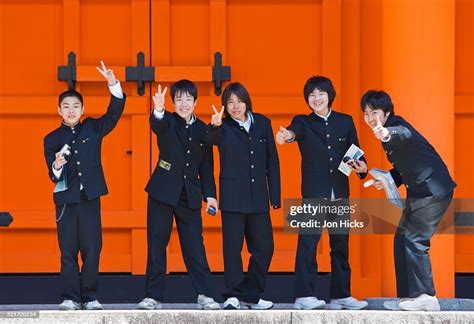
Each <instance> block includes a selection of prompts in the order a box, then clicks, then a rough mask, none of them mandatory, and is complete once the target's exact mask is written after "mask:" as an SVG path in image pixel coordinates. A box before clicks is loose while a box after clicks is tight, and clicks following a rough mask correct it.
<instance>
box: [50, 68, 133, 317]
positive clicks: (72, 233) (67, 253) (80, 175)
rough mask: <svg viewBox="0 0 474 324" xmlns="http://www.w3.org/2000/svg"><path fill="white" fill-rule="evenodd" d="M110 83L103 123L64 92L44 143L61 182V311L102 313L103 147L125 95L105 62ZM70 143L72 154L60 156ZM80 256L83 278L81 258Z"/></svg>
mask: <svg viewBox="0 0 474 324" xmlns="http://www.w3.org/2000/svg"><path fill="white" fill-rule="evenodd" d="M97 69H98V70H99V72H100V73H101V74H102V75H103V76H104V78H105V79H107V81H108V84H109V89H110V92H111V96H110V104H109V107H108V109H107V113H106V114H105V115H103V116H102V117H100V118H97V119H95V118H86V119H85V120H84V121H82V122H81V121H80V118H81V116H82V114H83V113H84V105H83V100H82V96H81V94H80V93H78V92H76V91H65V92H63V93H62V94H61V95H60V96H59V107H58V113H59V115H60V116H61V117H62V118H63V120H62V123H61V126H60V127H59V128H57V129H56V130H54V131H53V132H51V133H49V134H48V135H47V136H46V137H45V138H44V156H45V159H46V166H47V167H48V171H49V177H50V178H51V180H52V181H53V182H54V183H56V188H55V190H54V195H53V196H54V203H55V204H56V221H57V229H58V241H59V248H60V250H61V275H60V280H61V297H62V299H63V302H62V303H61V305H59V309H60V310H76V309H80V308H81V303H82V307H83V308H84V309H88V310H92V309H102V305H101V304H100V303H99V302H98V301H97V283H98V277H99V257H100V250H101V248H102V228H101V217H100V197H101V196H103V195H106V194H107V186H106V184H105V178H104V173H103V171H102V164H101V145H102V139H103V138H104V136H105V135H107V134H108V133H110V132H111V131H112V130H113V129H114V127H115V125H116V124H117V122H118V120H119V119H120V116H121V115H122V112H123V109H124V106H125V94H123V93H122V88H121V87H120V83H119V81H118V80H116V79H115V76H114V73H113V72H112V70H110V69H107V68H106V67H105V65H104V63H102V69H100V68H97ZM65 144H68V145H69V146H70V149H69V155H67V154H60V151H61V148H62V147H63V146H64V145H65ZM79 251H80V252H81V258H82V262H83V265H82V268H81V275H79V265H78V262H77V254H78V252H79Z"/></svg>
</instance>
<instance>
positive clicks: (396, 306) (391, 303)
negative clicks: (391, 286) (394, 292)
mask: <svg viewBox="0 0 474 324" xmlns="http://www.w3.org/2000/svg"><path fill="white" fill-rule="evenodd" d="M407 300H412V298H401V299H392V300H387V301H386V302H383V308H385V309H386V310H391V311H399V310H400V302H402V301H407Z"/></svg>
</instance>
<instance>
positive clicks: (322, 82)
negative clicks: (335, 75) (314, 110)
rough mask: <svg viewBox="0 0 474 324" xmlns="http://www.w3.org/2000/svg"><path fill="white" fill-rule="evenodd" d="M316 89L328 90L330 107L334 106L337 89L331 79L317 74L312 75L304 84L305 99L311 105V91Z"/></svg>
mask: <svg viewBox="0 0 474 324" xmlns="http://www.w3.org/2000/svg"><path fill="white" fill-rule="evenodd" d="M314 89H318V90H319V91H323V92H326V93H327V94H328V101H329V102H328V107H329V108H331V107H332V103H333V102H334V99H335V98H336V90H335V89H334V86H333V85H332V82H331V80H330V79H328V78H326V77H323V76H320V75H316V76H312V77H311V78H309V79H308V81H306V84H305V85H304V88H303V93H304V100H305V101H306V103H307V104H308V106H309V103H308V97H309V95H310V93H311V92H313V91H314Z"/></svg>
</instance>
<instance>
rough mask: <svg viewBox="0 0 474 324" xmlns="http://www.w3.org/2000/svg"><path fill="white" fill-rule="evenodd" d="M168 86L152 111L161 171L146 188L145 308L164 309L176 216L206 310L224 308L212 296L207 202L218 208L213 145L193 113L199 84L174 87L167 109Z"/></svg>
mask: <svg viewBox="0 0 474 324" xmlns="http://www.w3.org/2000/svg"><path fill="white" fill-rule="evenodd" d="M166 90H167V88H165V89H164V90H163V92H161V86H158V92H157V93H156V94H155V96H154V97H153V101H154V104H155V108H154V109H153V112H152V113H151V115H150V125H151V129H152V131H153V132H154V133H155V134H156V136H157V143H158V148H159V151H160V156H159V160H158V163H157V166H156V168H155V171H154V172H153V174H152V175H151V178H150V181H148V184H147V186H146V189H145V190H146V192H148V210H147V237H148V262H147V267H146V291H145V298H144V299H143V300H142V301H141V302H140V303H139V304H138V308H139V309H160V308H161V301H162V300H163V295H164V290H165V275H166V247H167V245H168V242H169V239H170V235H171V229H172V226H173V215H174V219H175V221H176V225H177V227H178V234H179V241H180V244H181V251H182V254H183V259H184V263H185V264H186V268H187V269H188V273H189V277H190V278H191V281H192V283H193V286H194V289H195V290H196V292H197V294H198V297H197V303H198V308H200V309H219V308H220V306H219V304H218V303H216V302H215V301H214V299H212V298H211V297H209V296H210V294H211V292H212V276H211V272H210V270H209V265H208V263H207V259H206V251H205V249H204V243H203V237H202V219H201V200H203V199H204V201H207V206H208V208H209V207H213V208H215V209H217V208H218V206H217V200H216V199H215V197H216V187H215V183H214V165H213V156H212V148H211V147H210V146H207V145H204V143H203V136H204V134H205V132H206V125H205V124H204V123H203V122H202V121H201V120H199V119H197V118H196V116H195V115H194V114H193V112H194V107H195V106H196V103H197V88H196V85H195V84H194V83H193V82H191V81H189V80H180V81H178V82H176V83H174V84H173V85H172V86H171V98H172V100H173V107H174V110H175V112H174V113H170V112H168V111H166V110H165V106H164V103H165V94H166Z"/></svg>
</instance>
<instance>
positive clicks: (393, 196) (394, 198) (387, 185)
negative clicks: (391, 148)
mask: <svg viewBox="0 0 474 324" xmlns="http://www.w3.org/2000/svg"><path fill="white" fill-rule="evenodd" d="M369 173H370V175H371V176H372V177H373V178H374V179H375V180H379V181H382V183H383V189H384V190H385V194H386V195H387V200H388V201H390V202H391V203H392V204H394V205H395V206H397V207H400V208H404V207H405V206H404V203H403V201H402V197H401V196H400V193H399V192H398V189H397V185H396V184H395V181H394V180H393V177H392V175H391V174H390V172H389V171H385V170H382V169H378V168H372V170H370V171H369ZM373 183H374V182H373V180H372V179H371V180H369V181H366V182H365V183H364V187H369V186H371V185H372V184H373Z"/></svg>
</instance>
